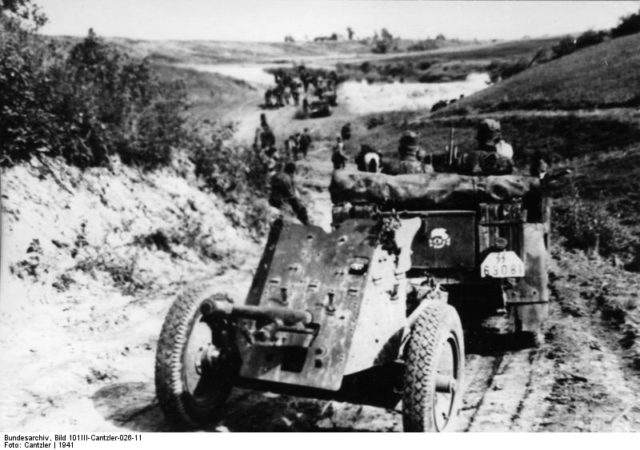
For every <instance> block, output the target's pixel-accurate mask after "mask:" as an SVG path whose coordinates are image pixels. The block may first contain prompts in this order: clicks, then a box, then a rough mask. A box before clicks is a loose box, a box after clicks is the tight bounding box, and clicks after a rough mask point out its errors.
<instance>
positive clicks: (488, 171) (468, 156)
mask: <svg viewBox="0 0 640 450" xmlns="http://www.w3.org/2000/svg"><path fill="white" fill-rule="evenodd" d="M476 139H477V143H478V147H477V148H476V150H474V151H470V152H467V153H465V154H463V155H462V157H461V159H460V163H459V166H458V169H459V171H460V172H461V173H464V174H469V175H506V174H510V173H512V172H513V148H512V147H511V145H510V144H508V143H507V142H505V141H504V140H503V139H502V133H501V129H500V122H498V121H497V120H493V119H483V120H482V121H481V122H480V124H479V125H478V134H477V135H476Z"/></svg>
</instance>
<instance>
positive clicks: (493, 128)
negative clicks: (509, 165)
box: [476, 119, 513, 159]
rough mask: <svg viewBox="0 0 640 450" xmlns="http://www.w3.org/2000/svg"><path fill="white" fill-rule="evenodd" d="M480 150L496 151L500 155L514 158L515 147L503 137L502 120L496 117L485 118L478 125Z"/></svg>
mask: <svg viewBox="0 0 640 450" xmlns="http://www.w3.org/2000/svg"><path fill="white" fill-rule="evenodd" d="M476 139H477V141H478V150H482V151H485V152H494V153H497V154H498V155H500V156H502V157H504V158H508V159H513V147H511V144H509V143H508V142H506V141H505V140H504V139H502V130H501V127H500V122H498V121H497V120H494V119H484V120H482V122H480V125H479V126H478V134H477V136H476Z"/></svg>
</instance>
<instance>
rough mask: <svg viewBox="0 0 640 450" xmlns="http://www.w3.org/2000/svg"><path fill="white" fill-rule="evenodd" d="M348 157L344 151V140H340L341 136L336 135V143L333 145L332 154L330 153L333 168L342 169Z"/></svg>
mask: <svg viewBox="0 0 640 450" xmlns="http://www.w3.org/2000/svg"><path fill="white" fill-rule="evenodd" d="M348 159H349V157H348V156H347V154H346V153H345V152H344V142H342V137H340V136H339V135H338V137H337V138H336V144H335V145H334V146H333V154H332V155H331V162H332V163H333V170H340V169H344V168H345V166H346V164H347V160H348Z"/></svg>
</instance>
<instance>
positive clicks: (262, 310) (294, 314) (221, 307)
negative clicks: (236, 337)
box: [200, 299, 313, 325]
mask: <svg viewBox="0 0 640 450" xmlns="http://www.w3.org/2000/svg"><path fill="white" fill-rule="evenodd" d="M200 312H201V313H202V315H203V316H205V317H207V316H211V315H221V316H229V317H236V318H245V319H257V320H269V321H272V322H275V321H276V320H282V321H283V322H284V323H285V324H287V325H294V324H296V323H302V324H303V325H309V324H310V323H311V322H312V321H313V316H312V315H311V313H310V312H309V311H298V310H295V309H291V308H284V307H265V306H254V305H234V304H232V303H229V302H226V301H223V300H212V299H207V300H205V301H203V302H202V304H201V305H200Z"/></svg>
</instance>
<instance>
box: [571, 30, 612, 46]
mask: <svg viewBox="0 0 640 450" xmlns="http://www.w3.org/2000/svg"><path fill="white" fill-rule="evenodd" d="M606 37H607V32H606V31H593V30H589V31H585V32H584V33H582V34H581V35H580V36H578V39H576V48H585V47H590V46H592V45H596V44H599V43H600V42H602V41H604V40H605V38H606Z"/></svg>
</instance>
